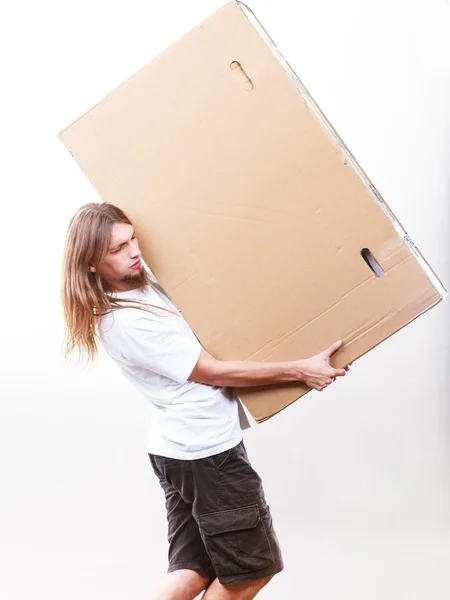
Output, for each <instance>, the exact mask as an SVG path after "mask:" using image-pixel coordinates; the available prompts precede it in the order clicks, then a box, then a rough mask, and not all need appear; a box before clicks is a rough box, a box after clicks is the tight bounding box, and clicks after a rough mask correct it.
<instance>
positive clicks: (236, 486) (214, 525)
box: [192, 442, 283, 584]
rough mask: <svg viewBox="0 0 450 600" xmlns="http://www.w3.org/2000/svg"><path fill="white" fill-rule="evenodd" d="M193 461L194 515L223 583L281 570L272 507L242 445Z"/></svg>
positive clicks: (249, 578)
mask: <svg viewBox="0 0 450 600" xmlns="http://www.w3.org/2000/svg"><path fill="white" fill-rule="evenodd" d="M192 462H193V463H195V464H194V465H193V473H194V481H195V502H194V511H193V514H194V516H195V518H196V520H197V522H198V525H199V530H200V534H201V536H202V539H203V542H204V544H205V547H206V550H207V552H208V554H209V556H210V558H211V561H212V563H213V566H214V569H215V571H216V573H217V575H218V577H219V580H220V582H221V583H224V584H236V583H242V582H246V581H251V580H254V579H260V578H263V577H268V576H271V575H274V574H275V573H277V572H279V571H281V570H282V568H283V561H282V556H281V551H280V547H279V544H278V539H277V536H276V533H275V530H274V527H273V522H272V516H271V513H270V508H269V506H268V504H267V502H266V499H265V494H264V490H263V486H262V481H261V478H260V477H259V475H258V473H257V472H256V471H255V470H254V469H253V467H252V465H251V464H250V461H249V459H248V456H247V453H246V450H245V446H244V444H243V443H242V442H241V443H240V444H238V445H237V446H235V447H234V448H232V449H231V450H227V451H225V452H222V453H220V454H217V455H215V456H211V457H208V458H207V459H201V460H199V461H192Z"/></svg>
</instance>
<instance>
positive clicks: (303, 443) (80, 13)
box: [0, 0, 450, 600]
mask: <svg viewBox="0 0 450 600" xmlns="http://www.w3.org/2000/svg"><path fill="white" fill-rule="evenodd" d="M223 4H224V2H223V1H218V0H208V1H195V0H193V1H192V2H187V1H186V0H177V1H175V0H173V1H172V2H160V1H159V2H156V1H154V0H147V1H145V2H144V1H138V0H129V1H128V2H126V3H125V2H111V1H110V2H106V1H103V0H89V1H87V0H78V2H76V3H75V2H59V3H56V2H51V1H50V0H44V1H42V2H39V3H36V2H30V1H29V2H20V1H18V2H15V3H9V4H8V5H7V6H5V7H4V8H2V14H1V19H0V22H1V24H0V50H1V56H2V58H1V74H2V84H3V85H2V92H1V96H0V103H1V111H0V126H1V136H0V145H1V146H0V159H1V177H0V186H1V195H0V202H1V212H0V215H1V220H0V230H1V235H0V245H1V247H0V251H1V257H2V273H3V275H2V277H1V283H0V286H1V293H0V302H1V312H0V315H1V325H2V326H1V334H0V336H1V337H0V339H1V344H0V353H1V356H0V358H1V360H0V373H1V382H0V394H1V403H0V453H1V462H0V465H1V467H0V482H1V494H0V531H1V536H0V564H1V576H0V595H1V597H2V598H4V599H5V600H25V599H28V598H38V599H40V598H45V599H46V600H60V599H61V598H64V599H65V600H75V599H77V600H78V599H79V598H83V599H86V600H94V599H95V600H119V599H120V600H122V599H124V600H131V599H133V600H144V599H145V598H146V597H147V595H148V592H149V590H150V589H151V587H152V585H153V584H154V583H155V582H156V581H157V580H158V578H159V577H160V576H161V575H162V574H163V572H164V570H165V568H166V550H167V547H166V541H165V538H166V523H165V510H164V502H163V496H162V492H161V490H160V488H159V486H158V483H157V481H156V478H155V477H154V475H153V473H152V472H151V469H150V464H149V461H148V458H147V455H146V454H145V439H146V434H147V427H148V423H149V412H148V408H147V406H146V404H145V400H144V399H143V398H141V397H140V396H138V395H137V393H136V392H134V390H132V389H131V388H130V387H129V385H128V383H127V382H125V380H124V379H122V376H121V375H120V373H119V372H118V370H117V369H116V367H115V365H114V364H112V363H111V362H110V361H109V360H108V359H107V358H105V357H104V356H103V355H102V356H101V358H100V360H99V362H98V364H97V365H96V366H95V367H94V368H92V369H91V370H89V371H84V372H83V371H80V370H79V369H78V368H77V367H76V366H75V365H74V364H73V363H72V364H68V365H65V364H64V362H63V359H62V353H61V343H62V334H63V322H62V315H61V308H60V301H59V282H60V267H61V254H62V245H63V240H64V235H65V230H66V227H67V224H68V221H69V219H70V217H71V215H72V214H73V212H74V211H75V210H76V209H77V208H78V206H80V205H81V204H84V203H85V202H88V201H93V200H98V197H97V195H96V193H95V191H94V190H93V188H92V187H91V185H90V184H89V182H88V181H87V179H86V178H85V177H84V175H83V174H82V172H81V171H80V170H79V168H78V167H77V165H76V164H75V162H74V161H73V159H72V158H71V157H70V155H69V153H68V152H67V151H66V150H65V148H64V147H63V145H62V144H61V143H60V142H59V141H58V140H57V137H56V135H57V133H58V132H59V131H60V130H61V129H63V128H64V127H66V126H67V125H68V124H69V123H70V122H72V121H73V120H74V119H76V118H77V117H78V116H80V115H81V114H82V113H83V112H85V111H86V110H87V109H89V108H90V107H91V106H92V105H93V104H94V103H96V102H97V101H98V100H100V99H101V98H102V97H103V96H104V95H106V94H107V93H108V92H110V91H111V90H112V89H113V88H114V87H116V86H117V85H118V84H120V83H121V82H122V81H123V80H124V79H125V78H127V77H129V76H130V75H132V74H133V73H134V72H135V71H137V70H138V69H139V68H140V67H141V66H143V65H144V64H145V63H146V62H148V61H149V60H151V59H152V58H153V57H154V56H155V55H157V54H158V53H159V52H160V51H162V50H163V49H164V48H166V47H167V46H168V45H170V44H171V43H172V42H174V41H175V40H176V39H178V38H179V37H181V36H182V35H183V34H184V33H186V32H187V31H188V30H189V29H190V28H192V27H194V26H195V25H197V24H198V23H200V22H201V21H202V20H203V19H205V18H206V17H207V16H208V15H209V14H211V13H212V12H214V11H215V10H216V9H218V8H219V7H220V6H222V5H223ZM249 5H250V7H251V8H252V9H253V11H254V12H255V14H256V16H257V17H258V18H259V20H260V21H261V22H262V24H263V25H264V27H265V28H266V29H267V30H268V32H269V34H270V35H271V37H272V38H273V39H274V41H275V43H276V44H277V45H278V47H279V49H280V50H281V52H282V53H283V54H284V56H285V58H286V59H287V60H288V62H289V63H290V64H291V66H292V67H293V69H294V70H295V71H296V72H297V74H298V75H299V77H300V79H302V81H303V83H304V84H305V85H306V86H307V88H308V90H309V91H310V93H311V94H312V96H313V97H314V98H315V100H316V101H317V102H318V104H319V105H320V107H321V108H322V110H323V111H324V113H325V114H326V115H327V117H328V119H329V120H330V121H331V123H332V124H333V126H334V127H335V128H336V130H337V132H338V133H339V134H340V135H341V137H342V138H343V140H344V142H345V143H346V144H347V145H348V147H349V148H350V150H351V151H352V152H353V154H354V155H355V156H356V158H357V160H358V161H359V163H360V164H361V166H362V167H363V169H364V170H365V171H366V172H367V173H368V175H369V177H370V178H371V179H372V181H373V182H374V184H375V185H376V187H377V188H378V189H379V190H380V192H381V194H382V195H383V196H384V198H385V200H386V201H387V203H388V204H389V205H390V207H391V208H392V209H393V211H394V212H395V213H396V215H397V216H398V218H399V219H400V221H401V222H402V224H403V225H404V226H405V228H406V229H407V231H408V233H409V234H410V236H411V237H412V239H413V240H414V241H415V243H416V244H417V246H418V247H419V249H420V250H421V251H422V252H423V254H424V255H425V258H426V259H427V260H428V261H429V262H430V264H431V265H432V267H433V268H434V269H435V270H436V272H437V274H438V275H439V276H440V277H441V279H442V280H443V283H444V285H445V286H446V287H447V288H449V286H450V262H449V254H450V242H449V234H450V207H449V202H450V174H449V173H450V171H449V165H450V112H449V110H448V108H449V106H450V35H449V31H450V5H449V3H448V2H445V1H444V0H427V1H426V2H425V1H422V2H419V1H417V0H413V1H411V0H409V1H407V0H379V2H377V3H372V2H370V3H369V2H361V1H357V0H342V1H341V2H339V3H337V2H334V1H332V0H316V1H315V2H311V1H310V2H305V1H303V0H300V1H298V2H292V1H291V2H290V1H289V0H278V2H277V3H275V2H271V1H269V0H251V1H250V0H249ZM449 332H450V301H449V300H446V301H445V302H443V303H441V304H440V305H439V306H438V307H436V308H434V309H432V310H431V311H430V312H428V313H427V314H425V315H423V316H422V317H420V318H419V319H417V320H416V321H415V322H414V323H412V324H411V325H409V326H408V327H406V328H405V329H403V330H402V331H401V332H399V333H398V334H396V335H395V336H393V337H392V338H390V339H389V340H388V341H386V342H385V343H383V344H381V345H380V346H379V347H377V348H376V349H375V350H373V351H372V352H370V353H369V354H367V355H366V356H365V357H363V358H362V359H360V360H359V361H356V363H355V364H354V366H353V368H352V371H351V372H350V374H349V376H348V377H346V378H345V379H344V380H342V381H339V382H337V383H336V384H335V385H334V386H332V387H331V388H330V389H328V390H327V391H326V392H324V393H323V394H318V393H317V392H312V393H310V394H308V395H307V396H306V397H304V398H303V399H302V400H301V401H299V402H297V403H296V404H295V405H294V406H292V407H291V408H289V409H288V410H286V411H283V413H281V414H280V415H279V416H277V417H276V418H274V419H272V420H270V421H269V422H268V423H266V424H263V425H260V426H256V427H254V428H252V430H250V431H249V432H248V433H247V435H246V444H247V449H248V451H249V454H250V456H251V458H252V459H253V462H254V465H255V466H256V468H257V469H258V470H259V471H260V473H261V475H262V477H263V480H264V483H265V487H266V494H267V497H268V500H269V504H270V505H271V508H272V512H273V516H274V520H275V524H276V527H277V530H278V534H279V538H280V542H281V544H282V546H283V550H284V556H285V563H286V569H285V571H284V572H283V573H282V574H281V575H279V576H278V577H277V578H276V579H275V580H274V581H273V582H272V583H271V584H270V585H269V586H268V587H267V588H266V589H265V590H264V591H263V592H262V593H261V595H260V597H261V599H266V600H278V599H281V598H282V599H283V600H297V599H299V600H300V599H303V598H305V599H308V600H330V599H332V600H381V599H382V600H400V599H403V598H405V599H408V600H423V599H424V598H432V599H433V600H444V599H447V598H448V597H449V596H450V579H449V577H448V566H449V564H450V562H449V561H450V402H449V397H450V381H449V375H448V365H449V359H450V336H449Z"/></svg>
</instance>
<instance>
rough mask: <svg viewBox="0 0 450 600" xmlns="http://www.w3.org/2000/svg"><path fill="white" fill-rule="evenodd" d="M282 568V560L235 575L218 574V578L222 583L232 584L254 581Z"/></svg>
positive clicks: (274, 573)
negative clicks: (259, 568) (269, 565)
mask: <svg viewBox="0 0 450 600" xmlns="http://www.w3.org/2000/svg"><path fill="white" fill-rule="evenodd" d="M283 569H284V564H283V561H280V562H277V563H275V564H274V565H272V566H271V567H267V568H265V569H261V570H260V571H250V572H249V573H240V574H236V575H224V576H222V575H218V579H219V581H220V583H221V584H222V585H234V584H238V583H247V582H248V581H255V580H256V579H264V578H265V577H270V576H271V575H276V574H277V573H281V571H282V570H283Z"/></svg>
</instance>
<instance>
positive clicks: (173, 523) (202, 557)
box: [149, 455, 215, 578]
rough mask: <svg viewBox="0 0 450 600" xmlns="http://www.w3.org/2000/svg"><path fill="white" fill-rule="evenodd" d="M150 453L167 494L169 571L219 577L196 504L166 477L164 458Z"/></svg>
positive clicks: (152, 462) (156, 472)
mask: <svg viewBox="0 0 450 600" xmlns="http://www.w3.org/2000/svg"><path fill="white" fill-rule="evenodd" d="M149 456H150V462H151V464H152V467H153V470H154V472H155V474H156V475H157V477H158V479H159V482H160V485H161V487H162V489H163V490H164V495H165V502H166V511H167V526H168V536H167V537H168V542H169V551H168V558H169V567H168V571H169V572H171V571H175V570H178V569H194V570H197V571H201V572H203V573H205V574H206V575H207V576H208V577H210V578H213V577H215V573H214V569H213V567H212V564H211V560H210V558H209V555H208V553H207V551H206V549H205V545H204V543H203V539H202V537H201V535H200V531H199V527H198V524H197V521H196V520H195V518H194V517H193V515H192V503H190V502H189V501H187V500H185V499H184V498H183V497H182V495H181V493H180V491H179V490H178V489H177V488H176V487H175V486H174V484H173V483H172V482H171V481H170V478H169V477H167V476H166V473H165V471H166V468H165V467H166V465H165V464H164V459H163V458H162V457H155V456H153V455H149ZM183 462H184V461H183ZM180 466H181V465H180Z"/></svg>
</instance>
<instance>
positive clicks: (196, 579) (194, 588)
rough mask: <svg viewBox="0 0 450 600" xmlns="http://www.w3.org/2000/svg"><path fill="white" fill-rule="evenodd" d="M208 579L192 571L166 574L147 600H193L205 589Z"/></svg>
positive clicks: (183, 570) (182, 570) (185, 570)
mask: <svg viewBox="0 0 450 600" xmlns="http://www.w3.org/2000/svg"><path fill="white" fill-rule="evenodd" d="M209 581H210V579H209V577H207V576H206V575H203V573H200V572H199V571H193V570H192V569H180V570H178V571H173V572H172V573H167V574H166V575H165V577H164V579H162V581H161V582H160V584H159V585H158V586H157V587H156V588H155V589H154V590H153V593H152V595H151V596H150V598H149V600H194V598H197V596H198V595H199V594H200V593H201V592H203V590H205V589H206V587H207V586H208V584H209Z"/></svg>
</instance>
